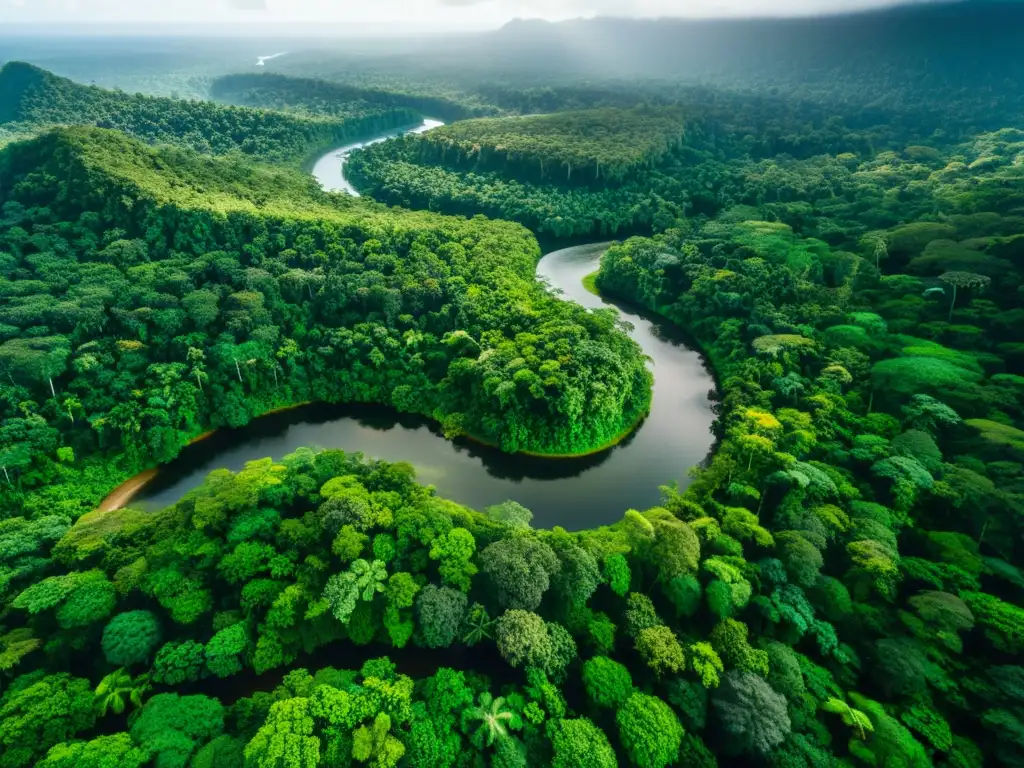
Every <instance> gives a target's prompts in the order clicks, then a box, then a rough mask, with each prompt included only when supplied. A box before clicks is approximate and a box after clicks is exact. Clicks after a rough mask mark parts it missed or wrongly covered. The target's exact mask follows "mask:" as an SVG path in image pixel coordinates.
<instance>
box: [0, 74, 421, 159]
mask: <svg viewBox="0 0 1024 768" xmlns="http://www.w3.org/2000/svg"><path fill="white" fill-rule="evenodd" d="M418 120H419V115H418V113H416V112H414V111H412V110H410V109H408V108H405V107H398V106H395V105H390V104H380V103H375V102H373V101H371V100H367V99H365V98H353V99H352V100H350V101H347V102H343V103H338V104H335V105H334V109H333V110H332V111H331V113H330V114H329V115H323V116H299V115H290V114H283V113H280V112H273V111H269V110H260V109H251V108H244V107H231V106H222V105H219V104H214V103H213V102H209V101H196V100H184V99H172V98H168V97H156V96H143V95H140V94H127V93H122V92H120V91H108V90H104V89H102V88H97V87H94V86H84V85H80V84H78V83H75V82H72V81H71V80H68V79H66V78H62V77H58V76H56V75H54V74H52V73H50V72H47V71H45V70H42V69H40V68H38V67H34V66H32V65H31V64H25V63H23V62H8V63H7V64H5V65H4V66H3V68H2V69H0V129H3V130H4V131H6V132H8V133H22V134H24V133H30V132H31V133H35V132H38V131H40V130H45V129H47V128H51V127H54V126H60V125H83V124H84V125H96V126H98V127H100V128H110V129H114V130H119V131H122V132H124V133H127V134H128V135H130V136H134V137H136V138H138V139H141V140H142V141H145V142H147V143H150V144H172V145H174V146H179V147H187V148H190V149H194V150H196V151H199V152H204V153H208V154H214V155H226V154H240V155H245V156H249V157H259V159H260V160H262V161H264V162H276V163H287V164H292V165H299V164H301V163H302V162H304V161H306V160H308V159H310V158H311V157H312V156H313V155H315V154H316V153H317V152H318V151H321V150H324V149H326V148H330V147H331V146H337V145H338V144H341V143H343V142H344V141H346V140H348V139H353V138H359V137H362V136H365V135H367V134H372V133H377V132H380V131H383V130H387V129H390V128H396V127H399V126H402V125H409V124H411V123H415V122H418Z"/></svg>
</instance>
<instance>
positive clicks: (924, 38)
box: [477, 0, 1024, 77]
mask: <svg viewBox="0 0 1024 768" xmlns="http://www.w3.org/2000/svg"><path fill="white" fill-rule="evenodd" d="M1021 29H1024V5H1022V4H1021V3H1018V2H998V1H997V2H993V1H992V0H962V1H961V2H934V3H931V2H929V3H911V4H908V5H901V6H896V7H892V8H885V9H875V10H870V11H861V12H858V13H847V14H842V15H830V16H815V17H793V18H788V17H787V18H747V19H737V18H730V19H684V18H659V19H635V18H614V17H603V16H599V17H596V18H592V19H574V20H569V21H564V22H556V23H552V22H546V21H542V20H536V19H517V20H513V21H511V22H509V23H508V24H506V25H505V26H503V27H502V28H501V29H499V30H497V31H495V32H493V33H490V34H486V35H481V36H480V37H479V38H478V40H477V45H478V46H479V49H478V52H482V51H487V53H488V55H489V56H491V57H492V59H493V60H494V62H495V66H501V65H502V64H507V65H509V66H514V67H516V66H518V67H525V68H530V67H531V66H532V67H540V66H546V65H550V63H552V62H559V64H560V65H561V66H564V67H570V68H574V69H583V68H585V67H589V68H590V70H591V71H593V72H594V73H601V74H612V75H617V76H620V77H630V76H638V75H649V76H677V75H698V74H704V73H709V72H728V71H742V70H750V69H752V68H757V67H763V66H766V65H767V66H768V67H770V68H771V69H772V70H774V69H777V68H779V67H783V66H787V65H789V66H797V65H801V64H808V63H811V64H816V65H818V66H821V65H824V64H827V65H829V66H839V65H842V64H844V63H849V62H851V61H852V62H859V61H861V60H862V59H863V58H864V56H865V55H866V54H867V53H869V52H870V53H872V54H873V55H875V56H879V55H880V56H882V57H883V58H884V59H894V58H900V59H906V60H914V59H915V58H918V60H919V57H920V56H921V55H922V54H930V55H931V56H932V57H933V58H934V56H935V54H936V53H937V52H939V51H941V50H942V49H943V48H944V47H945V48H946V51H945V52H946V54H947V55H948V56H949V57H950V60H951V61H957V62H959V61H961V60H963V59H970V58H971V57H974V58H978V57H981V58H982V59H985V60H989V61H991V59H992V57H993V56H995V55H999V54H1005V53H1006V52H1007V51H1008V49H1014V50H1015V48H1016V45H1017V44H1019V36H1020V30H1021ZM514 59H518V61H515V60H514Z"/></svg>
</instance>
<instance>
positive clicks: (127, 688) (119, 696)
mask: <svg viewBox="0 0 1024 768" xmlns="http://www.w3.org/2000/svg"><path fill="white" fill-rule="evenodd" d="M148 690H149V675H139V676H138V677H137V678H135V679H134V680H133V679H132V676H131V675H130V674H129V673H128V670H127V669H123V668H122V669H119V670H117V671H115V672H111V673H110V674H109V675H107V676H106V677H104V678H103V679H102V680H100V684H99V685H98V686H96V708H97V709H99V712H100V716H101V717H103V716H104V715H106V714H107V710H108V709H109V710H112V711H113V713H114V714H115V715H120V714H121V713H122V712H124V708H125V697H127V699H128V701H130V702H131V703H132V705H133V706H134V707H136V708H138V707H141V706H142V697H143V696H145V695H146V692H147V691H148Z"/></svg>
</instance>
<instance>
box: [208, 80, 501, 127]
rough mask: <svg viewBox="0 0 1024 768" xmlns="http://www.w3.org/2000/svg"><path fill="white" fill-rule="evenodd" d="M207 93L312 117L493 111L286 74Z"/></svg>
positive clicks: (449, 116)
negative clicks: (369, 111)
mask: <svg viewBox="0 0 1024 768" xmlns="http://www.w3.org/2000/svg"><path fill="white" fill-rule="evenodd" d="M210 95H211V96H212V97H213V98H214V99H216V100H218V101H223V102H226V103H228V104H236V105H239V106H243V107H259V108H264V109H276V110H283V111H287V112H296V113H299V114H303V115H308V116H311V117H347V116H348V115H350V114H352V113H357V112H358V111H359V110H360V109H361V108H362V109H370V108H377V109H380V108H381V107H383V106H390V107H392V108H394V109H412V110H415V111H416V112H418V113H420V114H423V115H426V116H428V117H434V118H438V119H441V120H445V121H451V120H463V119H466V118H469V117H479V116H481V115H486V114H489V113H490V112H493V111H494V110H493V109H487V108H485V107H474V106H471V105H469V104H464V103H461V102H459V101H456V100H453V99H450V98H445V97H443V96H429V95H416V94H407V93H402V92H401V91H394V90H383V89H380V88H360V87H356V86H352V85H343V84H340V83H333V82H329V81H326V80H314V79H311V78H301V77H286V76H284V75H274V74H260V75H225V76H224V77H219V78H217V79H216V80H214V81H213V83H212V84H211V85H210Z"/></svg>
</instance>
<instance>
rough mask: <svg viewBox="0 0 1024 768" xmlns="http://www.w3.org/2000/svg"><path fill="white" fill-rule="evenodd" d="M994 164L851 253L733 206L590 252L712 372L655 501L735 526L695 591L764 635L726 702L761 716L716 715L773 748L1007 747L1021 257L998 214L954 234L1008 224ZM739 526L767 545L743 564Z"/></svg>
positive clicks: (1016, 727)
mask: <svg viewBox="0 0 1024 768" xmlns="http://www.w3.org/2000/svg"><path fill="white" fill-rule="evenodd" d="M1004 138H1005V134H1004ZM986 143H987V144H988V147H989V149H990V150H991V154H990V157H992V158H994V157H996V156H997V155H998V152H997V150H996V149H995V148H994V143H993V142H992V141H991V140H988V141H987V142H986ZM1014 143H1015V142H1013V141H1011V142H1009V144H1008V146H1013V145H1014ZM1015 149H1016V150H1017V151H1019V145H1017V146H1016V147H1015ZM989 165H998V163H996V161H995V160H989ZM997 175H999V178H1000V179H1001V181H1000V182H999V184H1000V187H1001V188H1002V189H1003V192H1004V194H1003V195H1000V196H999V197H998V198H996V197H994V196H989V195H988V194H987V193H986V188H987V187H988V185H987V184H985V183H981V184H978V183H976V182H975V183H971V184H969V185H964V187H963V188H962V191H961V193H960V195H959V196H958V197H957V204H958V205H959V206H960V207H961V209H962V213H960V214H959V216H950V217H949V218H948V220H944V221H931V222H926V221H917V222H913V223H911V224H903V225H900V226H897V227H894V228H892V229H890V230H882V231H874V232H871V233H870V234H869V235H868V236H866V237H864V238H861V239H860V243H859V245H858V246H857V247H856V249H855V250H852V251H841V250H838V249H833V248H831V247H829V245H828V244H827V243H825V242H823V241H821V240H816V239H811V238H804V237H801V236H800V235H798V234H796V233H794V232H793V230H792V229H791V228H790V227H788V226H786V225H784V224H781V223H777V222H764V221H750V220H743V219H742V218H741V217H740V215H739V214H740V213H741V212H740V211H738V210H737V211H733V212H732V214H733V215H732V217H731V218H730V217H729V216H724V217H720V218H719V219H717V220H713V221H708V222H706V223H704V224H701V225H698V224H696V223H693V224H692V225H691V226H689V227H686V228H677V229H673V230H670V231H669V232H667V233H665V234H664V235H662V236H660V237H658V238H655V239H642V238H634V239H632V240H630V241H628V242H626V243H625V244H623V245H621V246H615V247H613V248H612V249H611V250H610V251H609V252H608V253H607V255H606V256H605V258H604V260H603V262H602V268H601V271H600V273H599V275H598V277H597V281H596V282H597V286H598V287H599V288H600V289H601V290H602V291H603V292H607V293H609V294H611V295H616V296H620V297H622V298H626V299H629V300H630V301H634V302H638V303H641V304H643V305H645V306H647V307H649V308H650V309H652V310H654V311H657V312H659V313H661V314H663V315H664V316H666V317H668V318H670V319H672V320H674V321H675V322H678V323H680V324H681V325H683V326H684V327H686V328H687V329H688V330H689V331H690V332H691V333H692V334H694V337H695V338H696V339H697V341H698V342H699V343H700V344H701V345H702V347H703V348H704V349H705V351H706V352H707V354H708V356H709V358H710V359H711V360H712V361H713V362H714V364H715V367H716V370H717V372H718V375H719V377H720V381H721V390H722V395H721V402H720V406H719V407H720V409H721V418H720V421H719V422H718V429H719V431H720V434H721V436H722V438H723V441H722V443H721V446H720V448H719V450H718V452H717V453H716V455H715V457H714V459H713V461H712V462H711V463H710V465H709V466H708V467H707V468H705V469H703V470H701V471H699V472H697V474H696V476H695V479H694V481H693V484H692V485H691V486H690V487H689V488H688V489H687V492H686V493H685V494H679V493H677V492H675V491H674V490H672V489H667V490H668V497H667V498H666V502H665V507H666V509H668V510H670V511H671V512H672V513H673V514H674V515H675V516H676V517H678V518H681V519H683V520H686V521H688V522H689V523H690V525H691V526H697V527H698V528H699V526H698V523H697V520H699V518H698V517H697V516H698V515H700V514H702V511H703V513H707V511H708V510H709V509H715V510H717V511H716V512H714V513H712V515H711V516H712V517H714V518H715V520H716V524H717V525H718V526H719V527H720V529H721V530H722V531H723V532H725V533H727V534H728V535H730V536H732V537H735V538H737V539H739V540H740V541H742V542H743V543H742V545H741V546H737V547H734V548H733V550H732V552H733V555H735V556H738V557H739V559H738V560H732V559H731V558H729V557H727V558H724V560H725V563H728V566H726V565H725V564H722V563H717V562H716V563H715V565H714V567H713V569H712V570H713V572H714V573H715V574H716V578H718V579H719V580H720V582H719V583H718V584H717V585H715V584H713V585H708V586H706V587H705V589H704V595H705V598H706V600H707V601H708V606H709V607H710V608H711V609H712V610H714V611H718V612H719V613H720V615H721V616H722V617H723V618H725V617H731V618H732V619H738V620H740V621H742V622H743V623H745V624H747V626H748V627H749V629H750V630H751V632H752V634H753V635H754V637H755V638H756V639H755V640H754V641H752V642H753V644H754V645H755V646H756V647H758V648H759V649H760V650H761V651H764V652H767V656H766V657H764V658H763V661H756V660H755V657H754V656H751V655H747V654H744V655H743V656H742V658H744V659H745V660H746V663H749V664H750V665H751V671H753V672H755V673H756V674H755V676H754V677H752V678H749V679H747V680H745V681H744V683H742V684H735V685H734V687H733V689H732V694H733V696H734V697H735V699H734V701H732V702H730V706H732V705H733V704H735V703H736V701H738V702H741V703H744V704H749V703H751V702H753V701H758V702H759V707H760V708H761V709H762V711H763V712H764V713H765V714H766V717H767V713H769V712H774V713H775V715H774V716H772V718H771V719H772V720H774V722H773V724H771V726H770V727H769V726H768V725H766V724H756V723H754V722H752V721H749V720H748V719H747V718H748V715H746V714H742V712H741V711H740V710H733V709H731V708H726V709H725V710H722V711H721V712H720V714H719V716H722V715H725V716H727V717H731V716H735V718H736V723H735V725H734V727H735V728H736V729H737V731H738V732H742V733H743V734H744V735H746V736H749V737H750V738H752V739H755V740H756V743H757V744H758V746H757V749H756V751H757V752H759V753H760V755H761V757H762V759H764V760H767V761H768V762H770V763H771V764H773V765H832V764H839V765H842V764H847V763H848V762H853V763H857V764H860V763H866V764H868V765H879V766H881V765H920V766H927V765H933V764H938V765H949V766H953V765H956V766H967V765H971V766H980V765H982V764H983V763H984V764H986V765H987V764H990V763H991V764H997V765H1008V766H1016V765H1021V764H1022V763H1021V760H1020V755H1021V754H1022V752H1021V747H1022V745H1024V742H1022V741H1021V733H1022V730H1021V726H1022V725H1024V720H1022V714H1024V710H1022V709H1021V706H1020V705H1021V700H1020V698H1019V696H1018V694H1016V693H1008V691H1011V690H1015V685H1016V683H1014V682H1009V681H1011V680H1013V681H1016V680H1018V679H1020V677H1021V675H1022V674H1024V668H1021V667H1020V666H1019V658H1020V654H1021V653H1022V651H1024V646H1022V645H1021V639H1022V635H1021V633H1020V627H1024V612H1022V610H1021V608H1020V605H1021V603H1022V599H1024V578H1022V576H1024V570H1022V565H1024V551H1022V549H1021V542H1022V541H1024V526H1022V520H1024V514H1022V513H1024V482H1022V478H1024V472H1022V462H1024V441H1022V440H1021V438H1022V437H1024V430H1022V429H1021V428H1020V425H1021V424H1022V423H1024V386H1022V385H1024V377H1022V375H1021V374H1022V373H1024V360H1022V358H1021V357H1020V344H1019V341H1017V339H1016V336H1015V332H1014V331H1013V330H1011V329H1012V328H1013V327H1015V326H1017V327H1019V322H1020V319H1021V313H1022V310H1021V306H1020V296H1021V286H1022V284H1024V274H1022V273H1024V270H1021V268H1020V261H1019V258H1018V257H1016V256H1013V255H1011V253H1012V252H1011V251H1010V250H1008V249H1007V239H1006V238H1004V237H1001V236H999V235H998V234H995V235H994V236H991V237H988V238H985V237H982V238H979V239H976V240H975V241H973V242H972V243H970V244H969V245H967V246H964V245H963V244H962V243H961V244H960V246H959V249H958V247H957V241H956V239H955V234H956V233H957V232H958V230H959V233H960V236H961V237H966V235H965V232H966V231H967V228H968V227H970V226H974V227H977V226H979V225H981V224H982V223H983V222H984V223H985V224H987V225H988V227H989V228H990V232H992V233H997V232H999V231H1000V229H1010V230H1013V229H1014V228H1015V224H1014V219H1013V217H1014V213H1013V208H1015V207H1016V203H1015V202H1014V199H1013V198H1014V197H1015V195H1014V193H1013V192H1012V184H1011V183H1010V182H1009V177H1010V176H1016V177H1018V178H1019V176H1018V175H1017V173H1016V171H1015V169H1014V167H1013V166H1012V165H1010V164H1009V163H1007V164H1006V165H1004V172H1003V173H1002V174H997ZM1007 187H1010V189H1009V190H1008V189H1007ZM975 190H976V192H975ZM982 210H984V211H985V213H981V212H980V211H982ZM1017 231H1019V230H1017ZM975 234H978V233H977V232H976V231H975ZM994 253H1000V254H1001V255H1002V258H1000V257H996V256H995V255H994ZM952 254H957V255H956V258H959V259H966V260H967V262H965V263H963V264H954V263H946V261H944V260H945V259H948V258H953V256H952ZM933 257H935V258H938V259H939V260H938V261H935V258H933ZM968 262H969V263H968ZM876 265H877V266H876ZM969 266H970V267H973V268H974V269H977V270H978V271H977V272H967V271H965V270H966V268H967V267H969ZM994 266H998V267H1001V269H1000V270H998V271H997V272H991V271H990V270H991V269H992V268H993V267H994ZM956 267H959V269H954V268H956ZM985 272H988V273H989V274H988V275H986V274H985ZM993 278H996V279H998V281H999V284H998V285H996V279H993ZM958 295H959V299H958V298H957V296H958ZM700 525H703V523H701V524H700ZM751 547H753V549H754V550H756V549H757V548H758V547H768V548H769V549H770V550H771V552H772V554H771V556H770V557H768V558H767V559H760V560H756V565H755V566H754V569H753V570H750V569H749V566H750V563H751V560H752V552H751ZM755 559H756V558H755ZM703 567H705V568H707V567H708V563H705V564H704V566H703ZM732 568H735V569H736V570H731V569H732ZM753 574H756V576H754V581H753V582H750V579H751V578H752V575H753ZM680 589H682V588H681V587H680ZM696 594H699V593H696ZM716 606H717V607H716ZM715 631H719V630H717V629H716V630H714V631H713V633H712V637H713V636H714V632H715ZM779 643H782V644H785V645H790V646H793V648H795V649H798V650H800V651H802V652H803V653H805V654H807V655H808V656H810V657H812V658H813V659H814V662H813V663H815V664H823V666H824V667H826V668H828V669H829V670H830V672H829V674H828V675H826V676H822V675H821V673H820V672H819V671H818V670H815V671H813V672H811V671H810V670H809V668H808V666H807V663H806V658H805V657H801V656H799V655H798V657H797V658H796V659H795V660H790V661H783V660H782V659H781V658H780V657H778V656H777V655H776V654H779V653H780V652H781V651H780V648H779ZM811 649H814V651H813V652H812V651H811ZM755 653H757V651H755ZM823 658H824V659H825V661H822V659H823ZM783 669H788V670H790V671H789V672H783V671H782V670H783ZM765 682H766V683H767V686H768V689H769V690H768V692H762V693H758V689H759V686H761V685H762V684H763V683H765ZM794 685H795V687H794ZM819 686H820V687H819ZM771 691H774V694H775V695H776V696H778V698H772V695H771ZM808 697H810V698H808ZM811 699H816V701H815V702H814V703H813V704H810V705H809V702H810V700H811ZM808 705H809V706H808ZM812 713H814V714H813V715H812ZM809 715H812V716H811V717H810V718H809V717H808V716H809ZM814 716H816V717H818V718H824V719H825V720H828V719H829V718H835V720H834V721H833V722H832V723H830V724H829V727H828V728H826V729H822V728H821V727H820V726H821V722H816V721H815V720H814ZM840 721H841V722H842V723H843V725H844V726H845V727H846V728H847V729H849V732H848V733H847V734H846V735H845V736H844V737H843V740H837V739H836V731H835V727H836V726H837V725H838V723H839V722H840ZM728 727H729V726H726V728H727V729H728ZM847 738H849V741H848V743H845V744H844V743H843V741H845V740H846V739H847ZM794 753H798V754H799V757H797V755H796V754H794Z"/></svg>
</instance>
